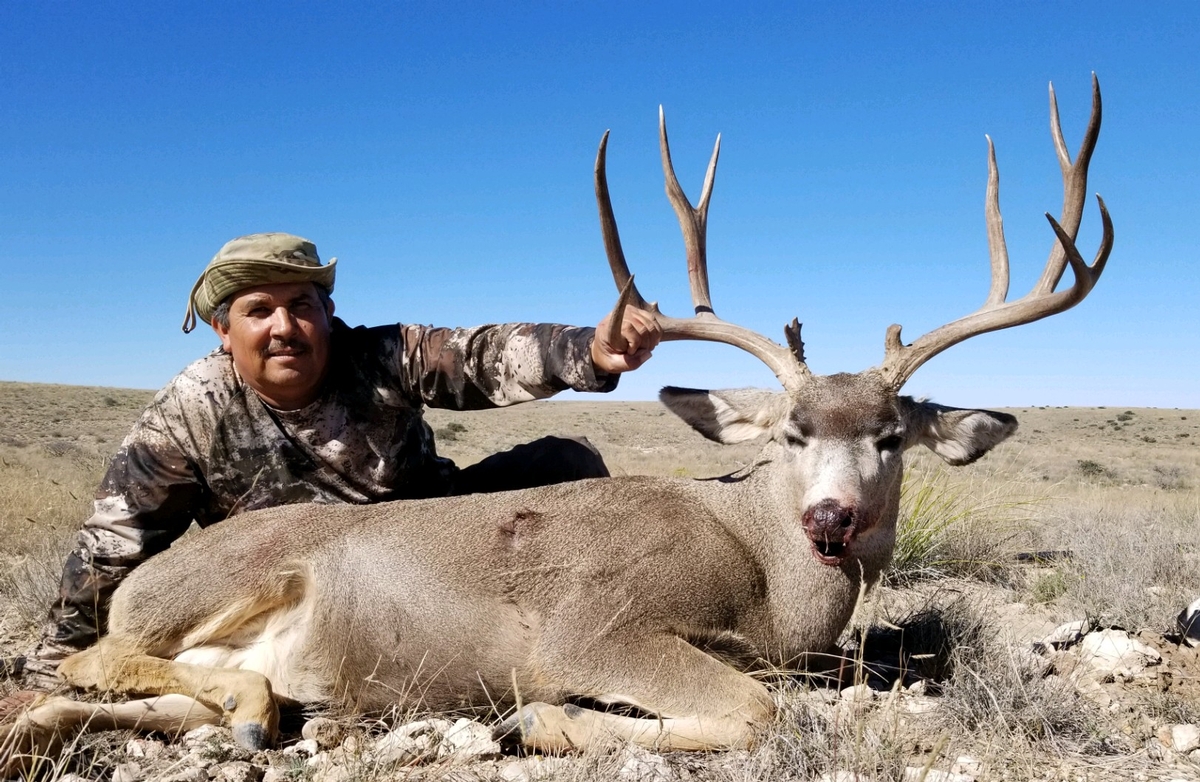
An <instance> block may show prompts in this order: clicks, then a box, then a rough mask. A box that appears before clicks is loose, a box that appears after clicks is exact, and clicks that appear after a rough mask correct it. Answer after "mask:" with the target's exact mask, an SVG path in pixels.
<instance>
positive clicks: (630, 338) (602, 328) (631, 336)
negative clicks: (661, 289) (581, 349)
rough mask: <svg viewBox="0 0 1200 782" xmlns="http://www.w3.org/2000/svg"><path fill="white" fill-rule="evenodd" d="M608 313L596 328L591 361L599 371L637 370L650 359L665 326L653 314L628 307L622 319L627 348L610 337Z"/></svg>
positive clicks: (623, 335)
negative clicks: (613, 342)
mask: <svg viewBox="0 0 1200 782" xmlns="http://www.w3.org/2000/svg"><path fill="white" fill-rule="evenodd" d="M611 317H612V315H608V316H606V317H605V318H604V320H602V321H600V325H599V326H597V327H596V338H595V339H594V340H592V363H593V364H594V365H595V366H596V369H597V370H598V371H600V372H608V373H610V374H617V373H620V372H628V371H629V370H631V369H637V368H638V367H640V366H641V365H642V364H644V363H646V359H648V358H650V353H651V351H653V350H654V348H656V347H658V343H659V342H660V341H661V340H662V329H661V328H659V325H658V321H656V320H655V319H654V316H653V315H651V314H650V313H649V312H646V311H645V310H639V309H637V308H636V307H626V308H625V316H624V317H623V318H622V319H621V336H622V337H624V339H625V343H626V344H625V346H624V349H620V348H619V347H618V346H616V345H613V344H612V343H610V342H609V340H608V319H609V318H611Z"/></svg>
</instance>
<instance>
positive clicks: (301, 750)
mask: <svg viewBox="0 0 1200 782" xmlns="http://www.w3.org/2000/svg"><path fill="white" fill-rule="evenodd" d="M319 751H320V750H319V748H318V746H317V740H316V739H302V740H300V741H297V742H296V743H295V744H293V745H292V746H290V747H285V748H284V750H283V754H284V755H296V756H299V757H302V758H311V757H312V756H313V755H315V754H317V752H319Z"/></svg>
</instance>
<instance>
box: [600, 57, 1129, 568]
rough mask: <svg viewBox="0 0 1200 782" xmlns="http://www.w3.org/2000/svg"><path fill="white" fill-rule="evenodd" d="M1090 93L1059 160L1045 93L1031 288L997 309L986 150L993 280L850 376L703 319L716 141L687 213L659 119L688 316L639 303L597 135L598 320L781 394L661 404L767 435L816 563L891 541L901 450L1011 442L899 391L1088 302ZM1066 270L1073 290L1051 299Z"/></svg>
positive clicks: (726, 435)
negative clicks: (758, 379) (1050, 195)
mask: <svg viewBox="0 0 1200 782" xmlns="http://www.w3.org/2000/svg"><path fill="white" fill-rule="evenodd" d="M1100 114H1101V110H1100V86H1099V82H1098V81H1097V80H1096V78H1095V75H1094V74H1093V77H1092V113H1091V118H1090V120H1089V122H1088V126H1087V130H1086V131H1085V133H1084V139H1083V143H1082V145H1081V147H1080V151H1079V154H1078V155H1077V156H1076V159H1075V161H1073V162H1072V160H1071V158H1070V154H1069V152H1068V150H1067V146H1066V143H1065V141H1064V140H1063V135H1062V128H1061V126H1060V122H1059V116H1058V106H1057V103H1056V101H1055V97H1054V87H1053V85H1052V86H1051V87H1050V120H1051V132H1052V136H1053V139H1054V146H1055V149H1056V151H1057V154H1058V160H1059V165H1060V167H1061V169H1062V176H1063V191H1064V196H1063V210H1062V214H1061V216H1060V217H1059V219H1058V220H1055V219H1054V218H1053V217H1051V216H1050V215H1049V214H1047V215H1046V218H1047V219H1048V220H1049V222H1050V226H1051V228H1052V229H1053V231H1054V234H1055V236H1056V242H1055V245H1054V247H1053V249H1052V250H1051V252H1050V257H1049V260H1048V261H1047V263H1046V267H1045V269H1044V271H1043V272H1042V276H1041V278H1040V280H1039V281H1038V282H1037V284H1036V285H1035V286H1034V287H1033V289H1032V290H1031V291H1030V292H1029V293H1028V294H1026V295H1025V296H1024V297H1022V298H1020V299H1018V300H1016V301H1008V300H1007V297H1008V276H1009V271H1008V252H1007V249H1006V247H1005V243H1004V230H1003V225H1002V220H1001V217H1000V204H999V173H998V170H997V167H996V154H995V148H994V146H993V145H992V141H991V139H990V138H989V139H988V186H987V196H986V206H985V216H986V222H987V233H988V245H989V249H990V255H991V268H992V283H991V288H990V290H989V292H988V296H987V299H986V300H985V302H984V304H983V306H981V307H980V308H979V309H978V310H976V311H975V312H973V313H971V314H969V315H966V316H964V317H961V318H958V319H957V320H954V321H952V322H950V323H947V324H946V325H944V326H941V327H939V328H937V329H934V330H933V331H931V332H929V333H928V334H925V335H924V336H922V337H920V338H918V339H917V340H915V341H914V342H913V343H911V344H907V345H906V344H904V343H903V341H902V340H901V337H900V326H899V325H893V326H891V327H889V328H888V330H887V333H886V336H885V340H884V358H883V362H882V363H881V364H879V365H878V366H875V367H872V368H870V369H867V370H864V371H862V372H859V373H857V374H844V373H839V374H834V375H828V376H820V375H814V374H813V373H812V372H811V371H810V370H809V368H808V366H807V364H806V363H805V358H804V343H803V342H802V340H801V338H800V323H799V321H798V320H796V319H793V320H792V322H791V323H789V324H787V325H786V326H785V327H784V337H785V342H786V347H785V346H783V345H780V344H778V343H776V342H774V341H773V340H771V339H768V338H767V337H765V336H763V335H761V334H758V333H756V332H753V331H751V330H749V329H746V328H744V327H742V326H738V325H736V324H733V323H729V322H727V321H724V320H721V319H720V318H718V317H717V316H716V314H715V313H714V311H713V306H712V301H711V298H710V296H709V289H708V260H707V253H706V248H705V232H706V225H707V220H708V204H709V199H710V197H711V196H712V189H713V182H714V179H715V176H716V167H717V158H718V156H719V153H720V147H721V139H720V136H718V137H717V142H716V145H715V146H714V148H713V153H712V159H711V160H710V161H709V164H708V171H707V174H706V176H705V179H704V186H703V190H702V192H701V196H700V201H699V205H698V206H696V207H693V206H692V204H691V202H690V201H689V200H688V198H687V196H686V195H685V194H684V192H683V188H682V187H681V186H680V185H679V180H678V179H677V178H676V176H675V171H674V167H673V165H672V163H671V151H670V147H669V145H668V142H667V129H666V121H665V119H664V117H663V113H662V109H661V108H660V109H659V143H660V149H661V153H662V163H663V172H664V174H665V176H666V190H667V197H668V199H669V200H670V202H671V206H672V207H673V208H674V210H675V214H676V216H677V217H678V219H679V225H680V228H681V229H682V231H683V238H684V245H685V247H686V251H687V267H688V279H689V281H690V285H691V293H692V304H693V307H694V310H695V314H694V316H693V317H690V318H674V317H669V316H667V315H664V314H663V313H661V312H660V311H659V309H658V306H657V304H655V303H652V302H647V301H646V300H645V299H644V298H643V297H642V296H641V294H640V293H639V292H638V289H637V286H636V285H635V284H634V281H633V276H632V275H631V274H630V272H629V267H628V265H627V264H626V261H625V256H624V253H623V252H622V250H621V240H620V236H619V235H618V232H617V225H616V220H615V218H614V216H613V210H612V204H611V201H610V199H609V194H608V184H607V180H606V177H605V152H606V147H607V143H608V133H605V134H604V137H603V138H602V139H601V141H600V149H599V152H598V154H597V156H596V200H597V203H598V205H599V210H600V226H601V232H602V234H603V237H604V246H605V250H606V252H607V255H608V261H609V266H610V268H611V270H612V274H613V279H614V280H615V282H616V284H617V288H618V290H619V291H620V296H619V298H618V302H617V306H616V308H615V309H614V313H613V316H612V317H611V318H610V323H611V324H613V325H612V327H611V328H612V332H611V333H610V339H612V341H613V342H614V344H619V342H620V339H621V338H620V334H619V330H620V323H621V314H622V311H623V310H624V308H625V307H626V306H628V305H630V304H632V305H633V306H636V307H639V308H642V309H645V310H648V311H650V312H651V313H653V314H654V316H655V318H656V319H657V320H658V322H659V325H660V326H661V328H662V330H663V339H664V340H707V341H712V342H723V343H725V344H729V345H733V346H735V347H737V348H740V349H742V350H745V351H747V352H749V353H750V354H752V355H754V356H755V357H757V358H758V359H759V360H761V361H762V362H763V363H764V364H766V365H767V366H768V367H770V369H771V371H773V372H774V373H775V376H776V377H777V378H778V379H779V382H780V383H781V384H782V386H783V389H784V393H782V394H775V393H767V392H762V391H753V390H742V391H702V390H695V389H681V388H672V387H668V388H665V389H663V391H662V393H661V394H660V399H661V400H662V401H663V403H664V404H665V405H666V406H667V407H668V408H669V409H671V410H672V411H673V412H674V413H676V414H677V415H679V416H680V417H681V418H683V419H684V420H685V421H687V422H688V423H689V424H690V425H691V426H692V427H693V428H695V429H696V430H697V431H699V432H700V433H701V434H703V435H704V436H705V437H708V438H710V439H712V440H716V441H718V442H723V443H734V442H740V441H743V440H747V439H752V438H755V437H759V436H763V435H767V438H768V439H767V445H766V446H765V447H764V455H763V456H762V457H760V459H759V460H758V462H759V463H760V464H761V463H764V462H767V463H770V464H771V465H774V466H775V468H776V469H774V470H773V471H772V475H773V476H775V479H774V482H773V483H774V489H773V492H774V494H775V495H776V497H775V498H776V500H778V501H779V502H782V503H783V504H784V505H785V506H786V507H787V508H788V515H789V517H790V518H791V519H792V520H794V522H795V523H798V524H800V525H801V526H802V527H803V529H804V531H805V533H806V534H807V536H808V539H809V540H810V542H811V544H812V551H813V555H814V557H815V558H816V559H817V561H819V562H821V563H822V564H826V565H830V566H838V565H841V564H842V563H843V562H844V561H845V560H846V559H847V558H849V557H851V556H853V555H854V553H855V550H856V547H861V546H863V545H865V541H866V540H868V539H870V538H871V537H873V536H883V537H888V539H889V540H890V536H892V535H894V527H895V520H896V514H897V512H898V507H899V490H900V478H901V475H902V459H901V456H902V453H903V452H904V451H905V450H906V449H908V448H911V447H913V446H915V445H924V446H925V447H927V448H929V449H930V450H932V451H933V452H934V453H936V454H937V455H938V456H940V457H941V458H942V459H944V460H945V461H946V462H948V463H949V464H952V465H962V464H969V463H971V462H973V461H975V460H976V459H978V458H979V457H981V456H983V455H984V454H985V453H987V452H988V451H989V450H991V449H992V448H993V447H994V446H995V445H997V444H998V443H1000V442H1001V441H1003V440H1004V439H1005V438H1007V437H1008V436H1009V435H1010V434H1012V433H1013V432H1014V431H1015V430H1016V427H1017V421H1016V419H1015V418H1014V417H1013V416H1011V415H1008V414H1006V413H997V412H991V411H986V410H963V409H957V408H952V407H945V406H942V405H936V404H933V403H930V402H926V401H919V400H915V399H913V398H912V397H908V396H901V395H900V394H899V392H900V389H901V387H903V385H904V383H905V382H906V381H907V380H908V379H909V378H910V377H911V376H912V375H913V373H914V372H916V370H917V369H918V368H919V367H920V366H921V365H922V364H924V363H925V362H926V361H928V360H929V359H931V358H932V357H933V356H935V355H937V354H938V353H940V352H942V351H943V350H946V349H947V348H949V347H951V346H952V345H955V344H957V343H959V342H962V341H963V340H966V339H968V338H970V337H973V336H975V335H977V334H983V333H985V332H988V331H996V330H999V329H1004V328H1009V327H1012V326H1018V325H1021V324H1023V323H1030V322H1032V321H1035V320H1040V319H1042V318H1045V317H1049V316H1050V315H1054V314H1056V313H1059V312H1063V311H1064V310H1067V309H1070V308H1071V307H1073V306H1075V305H1076V304H1078V303H1079V302H1080V301H1082V300H1083V299H1084V297H1086V296H1087V294H1088V293H1089V292H1090V291H1091V289H1092V287H1093V286H1094V285H1095V284H1096V281H1097V280H1098V279H1099V278H1100V274H1101V273H1102V272H1103V270H1104V265H1105V262H1106V261H1107V259H1108V255H1109V252H1110V251H1111V249H1112V243H1113V230H1112V221H1111V220H1110V218H1109V215H1108V210H1107V208H1106V207H1105V205H1104V201H1103V199H1100V198H1099V196H1097V200H1098V202H1099V206H1100V217H1101V220H1102V223H1103V237H1102V239H1101V242H1100V248H1099V250H1098V252H1097V254H1096V258H1095V260H1094V261H1093V263H1092V264H1091V265H1089V264H1087V263H1086V262H1085V261H1084V260H1083V258H1082V257H1081V256H1080V254H1079V251H1078V249H1076V247H1075V237H1076V235H1077V234H1078V231H1079V225H1080V222H1081V219H1082V215H1083V208H1084V203H1085V200H1086V189H1087V169H1088V163H1089V162H1090V160H1091V156H1092V152H1093V150H1094V149H1095V146H1096V141H1097V138H1098V137H1099V132H1100ZM1068 264H1069V265H1070V267H1071V271H1072V275H1073V277H1074V281H1073V283H1072V285H1071V286H1070V287H1069V288H1067V289H1065V290H1061V291H1060V290H1056V288H1057V287H1058V283H1059V281H1060V279H1061V278H1062V276H1063V273H1064V272H1065V270H1066V266H1067V265H1068Z"/></svg>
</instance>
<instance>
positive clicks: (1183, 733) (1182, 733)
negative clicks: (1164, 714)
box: [1164, 725, 1200, 754]
mask: <svg viewBox="0 0 1200 782" xmlns="http://www.w3.org/2000/svg"><path fill="white" fill-rule="evenodd" d="M1170 739H1171V742H1170V744H1168V746H1169V747H1170V748H1171V749H1173V750H1175V751H1176V752H1179V753H1181V754H1185V753H1188V752H1191V751H1192V750H1194V749H1200V726H1197V725H1172V726H1171V727H1170ZM1164 743H1166V742H1164Z"/></svg>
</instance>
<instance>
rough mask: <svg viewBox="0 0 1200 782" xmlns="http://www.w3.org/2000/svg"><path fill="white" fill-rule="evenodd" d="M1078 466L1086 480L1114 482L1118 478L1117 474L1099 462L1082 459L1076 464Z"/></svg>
mask: <svg viewBox="0 0 1200 782" xmlns="http://www.w3.org/2000/svg"><path fill="white" fill-rule="evenodd" d="M1076 466H1077V467H1078V469H1079V474H1080V475H1082V476H1083V477H1085V478H1101V479H1104V480H1112V479H1113V478H1115V477H1116V473H1114V472H1113V471H1112V470H1110V469H1108V468H1107V467H1105V466H1104V465H1103V464H1100V463H1099V462H1095V461H1092V460H1091V459H1080V460H1079V461H1078V462H1076Z"/></svg>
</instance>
